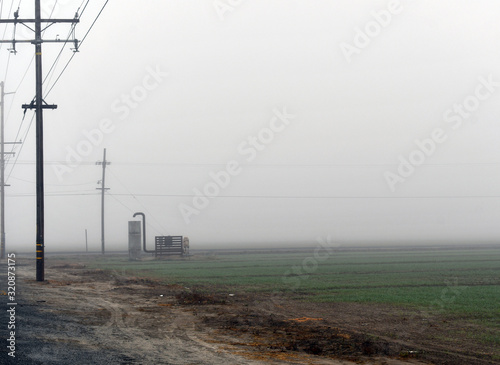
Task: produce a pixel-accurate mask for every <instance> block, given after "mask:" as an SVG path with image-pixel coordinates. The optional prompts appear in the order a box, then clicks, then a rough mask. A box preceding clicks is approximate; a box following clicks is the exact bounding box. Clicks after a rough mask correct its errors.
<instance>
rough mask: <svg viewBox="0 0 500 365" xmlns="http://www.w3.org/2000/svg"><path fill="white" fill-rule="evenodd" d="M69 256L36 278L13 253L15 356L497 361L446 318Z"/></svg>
mask: <svg viewBox="0 0 500 365" xmlns="http://www.w3.org/2000/svg"><path fill="white" fill-rule="evenodd" d="M72 262H73V263H69V262H68V263H64V262H61V260H58V261H57V263H54V264H51V263H50V260H47V263H46V270H45V277H46V281H44V282H36V281H35V280H34V278H35V265H34V260H24V261H23V260H20V261H18V263H17V275H18V277H17V280H18V282H17V285H16V287H17V288H18V298H19V299H20V300H19V303H20V304H19V306H20V309H19V318H18V328H19V334H18V349H17V350H18V354H19V356H21V358H22V359H24V360H23V362H19V363H23V364H44V363H50V364H73V363H79V364H100V363H103V364H104V363H106V364H345V365H347V364H386V365H398V364H458V365H460V364H495V363H498V362H496V361H495V360H493V351H492V349H489V348H487V347H486V346H485V347H481V346H478V345H477V343H476V344H474V345H471V344H469V341H467V338H466V337H463V338H461V337H460V335H458V334H457V333H462V332H463V331H457V328H456V327H457V326H458V324H456V323H455V321H453V319H451V318H436V317H433V318H432V319H431V320H429V318H428V317H426V318H423V317H422V316H419V314H418V313H408V312H407V311H403V310H402V309H401V308H397V307H391V306H387V305H373V304H351V303H349V304H331V303H309V302H304V301H300V300H297V299H294V298H293V297H291V296H289V295H287V296H286V295H281V294H278V295H263V294H248V293H245V294H243V293H232V295H223V294H206V293H200V292H196V291H193V290H192V289H188V288H184V287H182V286H179V285H166V284H162V283H159V282H157V281H154V280H146V279H141V278H135V277H128V276H123V275H119V274H116V273H108V272H104V271H101V270H94V269H92V270H91V269H89V268H87V267H85V266H84V265H81V264H74V261H72ZM2 327H5V325H4V324H2ZM462 329H463V328H462ZM2 351H3V350H2ZM3 355H4V354H3V353H2V356H3ZM2 359H8V358H7V357H2ZM10 360H12V359H10Z"/></svg>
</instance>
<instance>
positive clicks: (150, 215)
mask: <svg viewBox="0 0 500 365" xmlns="http://www.w3.org/2000/svg"><path fill="white" fill-rule="evenodd" d="M112 170H113V169H110V170H109V172H111V175H113V177H114V178H115V179H116V180H118V182H119V183H120V184H121V185H122V186H123V187H124V188H125V190H127V191H128V192H129V194H130V195H131V196H132V197H133V198H134V199H135V200H137V202H138V203H139V204H140V205H142V207H143V208H144V210H145V211H146V213H148V216H149V217H151V218H153V220H154V221H155V222H156V224H158V225H159V226H160V228H161V229H162V230H163V231H164V232H166V231H167V230H166V229H165V227H164V226H163V225H162V224H161V223H160V221H158V219H156V217H155V216H154V215H153V214H151V212H150V211H149V210H148V208H146V206H145V205H144V204H143V203H142V202H141V201H140V200H139V199H137V197H136V196H135V195H134V194H132V192H131V191H130V190H129V189H128V188H127V187H126V186H125V184H124V183H123V182H122V181H121V180H120V179H119V178H118V176H116V174H115V173H114V172H113V171H112ZM148 222H149V220H148ZM148 225H149V224H148ZM155 230H156V231H158V230H157V229H155Z"/></svg>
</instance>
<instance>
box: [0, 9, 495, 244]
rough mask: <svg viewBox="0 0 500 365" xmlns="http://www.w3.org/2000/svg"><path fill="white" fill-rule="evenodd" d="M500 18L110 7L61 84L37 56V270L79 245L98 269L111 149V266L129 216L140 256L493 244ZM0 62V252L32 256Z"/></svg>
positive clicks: (13, 116)
mask: <svg viewBox="0 0 500 365" xmlns="http://www.w3.org/2000/svg"><path fill="white" fill-rule="evenodd" d="M31 3H32V2H27V1H23V2H22V4H21V9H20V17H21V18H22V17H29V16H30V15H32V14H33V9H32V8H33V4H31ZM42 3H45V4H44V7H45V8H46V9H48V10H49V12H50V10H51V9H52V5H53V4H54V1H42ZM104 3H105V1H98V2H90V5H89V6H88V8H87V9H86V10H85V12H84V13H83V15H82V17H81V23H80V24H79V25H78V26H77V27H76V37H77V38H78V39H82V38H83V36H84V35H85V34H86V32H87V30H88V29H89V28H90V26H91V24H92V22H93V21H94V20H95V19H96V17H97V15H98V13H99V11H100V10H101V8H102V6H103V5H104ZM2 4H3V9H2V15H1V17H2V18H6V17H7V16H9V17H12V14H8V10H9V9H8V6H9V5H10V2H9V1H4V2H2ZM16 4H17V2H16ZM80 4H81V1H71V0H67V1H59V3H58V5H57V6H56V8H55V10H54V14H53V18H73V16H74V14H75V12H76V9H77V8H78V6H79V5H80ZM45 17H48V14H45ZM499 18H500V3H498V2H497V1H494V0H490V1H486V0H483V1H474V2H463V1H460V2H458V1H451V0H448V1H446V0H443V1H439V2H436V1H407V0H401V1H373V0H371V1H361V0H356V1H352V0H336V1H320V0H317V1H305V0H273V1H229V0H220V1H219V0H216V1H212V0H207V1H200V0H199V1H180V0H177V1H168V2H163V1H161V2H160V1H150V0H146V1H141V2H137V1H128V0H121V1H110V2H109V3H108V4H107V6H106V7H105V8H104V10H103V12H102V14H101V16H100V17H99V18H98V19H97V21H96V23H95V25H94V26H93V28H92V29H91V31H90V32H89V33H88V36H87V37H86V38H85V41H84V42H83V44H82V45H81V48H80V52H79V53H77V54H76V55H75V56H74V57H73V59H72V60H71V62H70V63H69V64H68V67H67V69H66V70H65V71H64V72H63V73H62V76H61V77H60V79H59V80H58V81H57V82H56V79H57V77H58V76H59V75H60V73H61V71H62V70H63V68H64V66H65V65H66V64H67V62H68V60H69V59H70V57H72V55H73V53H72V51H71V50H70V48H71V47H73V45H70V44H68V45H66V46H65V47H64V50H63V52H62V54H61V57H60V59H59V61H58V62H57V63H54V60H55V59H56V57H57V55H58V53H59V51H60V50H61V45H60V44H54V43H45V44H44V45H43V49H44V52H43V62H44V66H43V67H44V75H47V74H48V72H49V70H50V68H51V66H52V65H55V66H54V68H53V69H52V72H51V73H50V74H49V75H48V77H47V81H46V82H45V83H44V90H45V92H47V91H48V90H50V93H49V94H48V95H46V96H45V101H46V102H47V103H49V104H57V105H58V109H57V110H45V112H44V134H45V149H44V154H45V155H44V158H45V192H46V198H45V246H46V251H47V252H51V251H60V250H66V251H74V250H84V249H85V230H87V231H88V245H89V250H94V251H97V250H100V247H101V242H100V235H101V231H100V222H101V216H100V214H101V205H100V204H101V196H100V190H96V188H100V187H101V185H98V181H100V180H101V179H102V166H99V165H96V162H97V161H102V158H103V149H104V148H106V151H107V160H108V161H110V162H111V164H110V165H109V166H107V168H106V188H109V189H110V190H109V191H107V192H106V197H105V225H106V249H107V250H126V249H127V239H128V232H127V222H128V221H130V220H135V219H134V218H132V215H133V213H135V212H144V213H145V214H146V218H147V222H148V227H147V230H148V242H149V243H150V244H152V242H153V240H154V236H155V235H183V236H189V238H190V240H191V248H210V247H216V246H220V245H224V246H226V247H266V246H277V245H281V246H287V245H314V244H315V242H316V240H317V238H318V237H328V236H330V237H332V239H333V240H335V241H336V242H338V243H340V244H343V245H355V244H400V245H409V244H419V243H421V244H429V243H431V244H438V243H470V244H478V243H482V242H498V239H499V237H500V229H499V228H498V223H497V222H496V218H497V217H498V216H499V214H500V205H499V202H500V200H499V198H500V194H499V183H498V182H499V178H500V172H499V171H500V170H499V169H500V160H499V158H498V156H500V144H499V143H498V139H499V137H500V126H499V124H498V116H499V115H500V62H499V61H500V48H499V47H498V44H497V43H498V42H497V41H498V39H500V23H499V22H498V19H499ZM21 28H22V26H18V28H17V33H16V34H17V36H16V37H17V38H18V39H22V38H25V39H26V38H29V37H32V35H31V34H30V32H28V31H26V30H21ZM4 29H5V30H6V32H5V33H4ZM68 30H69V25H67V24H66V25H64V24H58V25H53V26H52V27H50V28H49V29H48V30H47V31H46V33H45V34H44V38H45V39H51V38H55V37H60V38H61V39H66V35H67V33H68ZM0 31H1V32H2V34H3V39H11V37H12V26H10V25H9V26H8V27H5V25H3V24H2V25H1V26H0ZM10 47H11V45H10V44H3V46H2V48H0V77H2V79H1V80H5V84H6V91H7V92H10V91H16V94H15V95H7V96H6V103H5V104H6V113H5V114H6V125H5V140H6V141H14V140H19V139H22V140H23V145H22V146H21V145H17V146H15V147H14V151H15V152H16V156H14V157H8V162H7V165H6V177H7V181H6V183H7V184H9V185H10V186H9V187H6V232H7V238H6V241H7V250H8V251H13V250H18V251H30V250H32V249H34V247H35V213H36V204H35V163H34V161H35V126H34V124H33V125H31V127H30V121H31V120H32V115H33V112H31V111H28V112H27V113H26V116H25V119H24V121H23V110H22V109H21V104H24V103H29V102H30V101H31V100H32V99H33V97H34V92H35V91H34V66H33V64H31V66H29V65H30V61H31V59H32V55H33V53H34V47H33V46H32V45H31V44H17V45H16V48H17V51H18V53H17V54H16V55H14V54H9V52H8V50H7V49H8V48H10ZM26 71H27V73H26ZM25 73H26V74H25ZM4 75H5V76H4ZM23 76H24V78H23ZM1 80H0V81H1ZM54 82H56V83H55V85H54ZM52 85H54V87H53V89H51V86H52ZM11 148H12V146H8V147H7V146H6V149H7V150H9V151H10V149H11Z"/></svg>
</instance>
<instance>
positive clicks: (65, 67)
mask: <svg viewBox="0 0 500 365" xmlns="http://www.w3.org/2000/svg"><path fill="white" fill-rule="evenodd" d="M108 2H109V0H106V2H105V3H104V5H103V6H102V8H101V10H100V11H99V13H98V14H97V16H96V18H95V19H94V21H93V22H92V24H91V25H90V28H89V29H88V30H87V33H85V35H84V36H83V38H82V40H81V41H80V46H79V47H81V46H82V44H83V42H84V41H85V39H86V38H87V36H88V35H89V33H90V31H91V30H92V28H93V27H94V25H95V23H96V22H97V19H99V17H100V16H101V14H102V12H103V11H104V8H105V7H106V5H108ZM87 4H88V2H87ZM85 7H86V6H85ZM75 54H76V53H73V54H72V55H71V57H70V59H69V60H68V62H67V63H66V65H65V66H64V68H63V69H62V71H61V72H60V73H59V76H57V79H56V81H54V83H53V84H52V86H51V87H50V88H49V90H48V91H47V92H46V94H45V96H48V95H49V94H50V92H51V91H52V89H53V88H54V86H56V84H57V82H58V81H59V79H60V78H61V76H62V75H63V73H64V71H66V69H67V68H68V66H69V64H70V62H71V61H72V60H73V58H74V57H75Z"/></svg>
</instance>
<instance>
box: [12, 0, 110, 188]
mask: <svg viewBox="0 0 500 365" xmlns="http://www.w3.org/2000/svg"><path fill="white" fill-rule="evenodd" d="M85 1H87V3H86V4H85V7H84V8H83V10H82V13H80V15H79V17H81V15H82V14H83V13H84V12H85V9H86V8H87V6H88V4H89V1H90V0H83V1H82V3H81V4H80V7H79V8H81V6H82V5H83V3H84V2H85ZM108 2H109V0H106V2H105V3H104V5H103V7H102V8H101V10H100V11H99V13H98V14H97V16H96V18H95V19H94V21H93V22H92V24H91V26H90V28H89V29H88V30H87V32H86V34H85V36H84V37H83V39H82V40H81V41H80V46H81V44H82V43H83V41H84V40H85V39H86V38H87V36H88V34H89V33H90V31H91V30H92V28H93V26H94V25H95V23H96V22H97V19H99V17H100V15H101V14H102V12H103V11H104V8H105V7H106V5H107V4H108ZM20 3H21V0H20V1H19V4H20ZM56 4H57V1H56V2H55V4H54V6H53V8H52V11H51V14H50V17H49V19H50V18H51V17H52V14H53V12H54V9H55V6H56ZM73 29H74V27H73ZM69 34H71V31H70V33H69ZM66 43H67V41H66V42H65V44H66ZM61 52H62V50H61ZM61 52H59V55H58V57H57V58H56V61H54V64H53V66H54V65H55V64H56V62H58V59H59V57H60V54H61ZM74 56H75V52H74V53H73V55H72V56H71V57H70V59H69V61H68V62H67V63H66V65H65V66H64V68H63V70H62V71H61V73H60V74H59V76H58V77H57V79H56V81H54V83H53V84H52V86H51V87H50V88H49V90H48V91H47V92H46V94H45V96H47V95H49V93H50V92H51V91H52V89H53V88H54V86H55V85H56V84H57V82H58V81H59V79H60V78H61V76H62V74H63V73H64V71H65V70H66V68H67V67H68V65H69V63H70V62H71V60H72V59H73V57H74ZM33 58H34V56H33ZM32 62H33V59H32V60H31V62H30V65H31V63H32ZM28 67H29V66H28ZM52 68H53V67H51V70H52ZM26 73H27V71H26V72H25V75H26ZM49 73H50V71H49ZM49 73H48V74H49ZM48 74H47V76H48ZM25 75H24V76H25ZM24 76H23V80H24ZM46 79H47V77H46V78H45V80H46ZM45 80H44V81H45ZM19 86H20V84H19ZM19 86H18V88H19ZM34 116H35V114H34V113H33V117H32V119H31V121H30V124H29V127H28V130H27V132H26V136H27V134H28V132H29V130H30V128H31V125H32V123H33V119H34ZM23 121H24V118H23ZM22 124H23V123H22V122H21V125H20V126H19V130H18V133H17V136H16V140H17V137H18V135H19V133H20V130H21V128H22ZM23 145H24V141H23V142H22V143H21V147H20V149H19V151H18V153H17V157H16V160H15V161H14V164H13V166H12V168H11V170H10V173H9V175H8V178H10V176H11V174H12V171H13V170H14V168H15V166H16V163H17V161H18V158H19V155H20V154H21V151H22V147H23ZM15 147H16V145H14V146H13V148H12V151H11V152H14V150H15ZM7 161H8V160H7ZM8 178H7V179H8Z"/></svg>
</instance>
